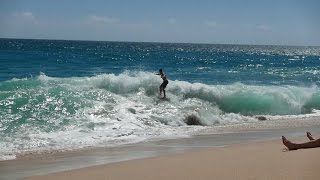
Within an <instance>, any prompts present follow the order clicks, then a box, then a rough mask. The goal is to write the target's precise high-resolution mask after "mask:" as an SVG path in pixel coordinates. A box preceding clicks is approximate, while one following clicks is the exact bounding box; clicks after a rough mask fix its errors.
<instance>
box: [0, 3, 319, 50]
mask: <svg viewBox="0 0 320 180" xmlns="http://www.w3.org/2000/svg"><path fill="white" fill-rule="evenodd" d="M0 38H25V39H65V40H94V41H96V40H97V41H138V42H174V43H212V44H257V45H305V46H310V45H311V46H320V1H319V0H114V1H113V0H104V1H103V0H86V1H85V0H0Z"/></svg>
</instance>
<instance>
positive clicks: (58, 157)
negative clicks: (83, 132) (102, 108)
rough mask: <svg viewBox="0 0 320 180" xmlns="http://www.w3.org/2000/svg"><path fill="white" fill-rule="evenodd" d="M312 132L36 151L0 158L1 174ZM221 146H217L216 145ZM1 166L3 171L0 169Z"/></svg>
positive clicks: (20, 176)
mask: <svg viewBox="0 0 320 180" xmlns="http://www.w3.org/2000/svg"><path fill="white" fill-rule="evenodd" d="M305 131H311V132H312V133H313V134H314V135H315V137H317V135H318V134H320V126H311V127H299V128H286V129H255V130H253V131H246V132H235V133H225V134H206V135H195V136H192V137H190V138H180V139H167V140H158V141H149V142H141V143H136V144H129V145H123V146H120V147H112V148H95V149H89V150H84V151H71V152H69V151H68V152H58V153H51V154H40V155H38V154H35V155H31V156H25V157H20V158H18V159H16V160H9V161H0V175H1V176H2V177H3V178H4V179H5V180H6V179H23V178H26V177H30V176H31V177H32V176H38V175H46V174H51V173H57V172H62V171H70V170H71V171H73V170H75V169H81V168H90V167H95V166H99V165H108V164H114V163H120V162H127V161H131V160H137V159H146V158H147V159H148V158H154V157H165V156H171V155H173V156H174V155H178V154H181V153H189V152H190V153H191V152H197V151H203V150H204V151H205V150H207V149H210V148H213V149H215V148H217V149H220V148H221V147H222V148H224V147H226V148H228V147H230V146H237V145H240V146H247V145H248V144H251V143H259V142H261V143H263V142H268V141H270V140H271V141H276V142H277V144H279V145H280V144H281V146H283V145H282V143H281V140H280V137H281V135H285V136H286V137H288V138H289V139H293V138H298V137H299V138H301V137H304V136H305ZM219 147H220V148H219ZM283 147H284V146H283ZM1 169H2V170H1Z"/></svg>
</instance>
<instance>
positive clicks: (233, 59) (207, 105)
mask: <svg viewBox="0 0 320 180" xmlns="http://www.w3.org/2000/svg"><path fill="white" fill-rule="evenodd" d="M0 62H1V66H0V116H1V120H0V147H1V149H0V158H2V159H7V158H10V157H11V156H12V157H14V156H15V154H17V153H23V152H29V151H31V152H32V151H48V150H49V151H50V150H61V149H78V148H83V147H97V146H113V145H119V144H124V143H132V142H137V141H142V140H146V139H150V138H168V137H174V136H181V135H188V134H190V133H192V132H194V131H196V130H199V129H201V128H204V127H208V126H209V127H212V126H223V125H226V126H228V125H234V124H241V123H250V122H253V123H254V122H257V120H256V118H254V117H255V116H261V115H263V116H268V117H272V116H286V115H292V116H298V115H301V114H311V113H313V112H315V111H317V110H319V109H320V91H319V87H318V86H319V83H320V77H319V73H320V66H319V65H320V47H293V46H290V47H289V46H248V45H209V44H169V43H129V42H92V41H53V40H17V39H0ZM159 68H162V69H163V70H164V71H165V73H166V75H167V76H168V79H169V84H168V86H167V88H166V90H167V96H168V98H169V100H167V101H162V100H161V99H159V98H158V93H159V92H158V91H159V85H160V84H161V79H160V77H159V76H157V75H155V73H157V71H158V69H159ZM188 115H196V116H197V117H198V118H199V119H200V121H201V124H202V126H188V125H186V122H185V119H186V116H188ZM292 123H294V121H293V122H292Z"/></svg>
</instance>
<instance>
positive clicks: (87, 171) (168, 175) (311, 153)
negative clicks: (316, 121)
mask: <svg viewBox="0 0 320 180" xmlns="http://www.w3.org/2000/svg"><path fill="white" fill-rule="evenodd" d="M305 139H306V138H304V139H303V140H305ZM300 141H302V139H301V140H300ZM319 158H320V148H314V149H302V150H296V151H286V150H285V148H284V146H283V145H282V143H281V140H280V139H279V140H273V141H266V142H258V143H248V144H237V145H230V146H227V147H221V148H210V149H206V150H200V151H199V150H198V151H191V152H186V153H181V154H175V155H164V156H160V157H153V158H146V159H139V160H130V161H125V162H118V163H111V164H106V165H100V166H93V167H88V168H83V169H77V170H71V171H66V172H58V173H53V174H49V175H45V176H35V177H30V178H27V179H29V180H37V179H39V180H40V179H41V180H46V179H48V180H49V179H52V180H57V179H59V180H63V179H68V180H72V179H76V180H88V179H92V180H100V179H112V180H142V179H152V180H164V179H172V180H186V179H192V180H200V179H210V180H211V179H228V180H230V179H250V180H251V179H252V180H253V179H268V180H269V179H276V180H278V179H290V180H295V179H297V180H307V179H310V180H315V179H320V172H319V167H320V160H319Z"/></svg>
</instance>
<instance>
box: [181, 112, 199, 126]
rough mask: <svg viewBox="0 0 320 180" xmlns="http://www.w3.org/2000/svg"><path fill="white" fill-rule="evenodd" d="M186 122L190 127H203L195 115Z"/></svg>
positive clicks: (190, 116) (188, 117)
mask: <svg viewBox="0 0 320 180" xmlns="http://www.w3.org/2000/svg"><path fill="white" fill-rule="evenodd" d="M184 122H185V123H186V124H188V125H203V124H202V123H201V121H200V118H199V117H197V116H196V115H194V114H191V115H188V116H186V118H185V119H184Z"/></svg>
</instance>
